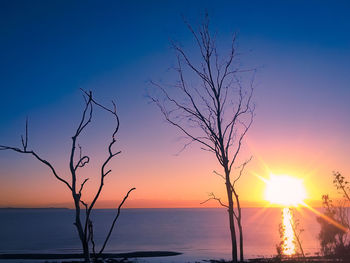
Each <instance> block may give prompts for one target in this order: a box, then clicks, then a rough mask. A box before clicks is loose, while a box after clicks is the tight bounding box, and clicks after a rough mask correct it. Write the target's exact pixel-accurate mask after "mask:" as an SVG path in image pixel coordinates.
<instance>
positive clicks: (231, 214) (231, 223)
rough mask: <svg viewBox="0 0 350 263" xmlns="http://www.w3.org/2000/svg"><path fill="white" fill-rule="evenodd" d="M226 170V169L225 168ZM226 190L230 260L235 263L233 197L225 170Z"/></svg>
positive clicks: (235, 245) (235, 240)
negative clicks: (230, 249)
mask: <svg viewBox="0 0 350 263" xmlns="http://www.w3.org/2000/svg"><path fill="white" fill-rule="evenodd" d="M225 170H226V169H225ZM226 190H227V199H228V204H229V205H228V206H229V208H228V218H229V222H230V232H231V243H232V262H233V263H237V262H238V261H237V239H236V230H235V221H234V215H233V199H232V190H231V183H230V181H229V174H228V173H227V172H226Z"/></svg>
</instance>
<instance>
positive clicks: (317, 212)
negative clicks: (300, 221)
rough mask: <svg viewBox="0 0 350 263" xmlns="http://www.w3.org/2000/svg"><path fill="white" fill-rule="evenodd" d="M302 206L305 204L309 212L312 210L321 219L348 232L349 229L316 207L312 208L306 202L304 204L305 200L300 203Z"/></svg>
mask: <svg viewBox="0 0 350 263" xmlns="http://www.w3.org/2000/svg"><path fill="white" fill-rule="evenodd" d="M302 205H303V206H305V207H306V208H307V209H309V210H310V211H311V212H313V213H314V214H316V215H318V216H320V217H322V218H323V219H325V220H326V221H327V222H329V223H330V224H332V225H334V226H335V227H337V228H339V229H340V230H342V231H344V232H350V229H349V228H347V227H345V226H343V225H342V224H339V223H338V222H337V221H335V220H333V219H332V218H330V217H328V216H326V215H325V214H322V213H321V212H319V211H317V210H316V209H314V208H313V207H311V206H309V205H308V204H306V203H305V202H303V203H302Z"/></svg>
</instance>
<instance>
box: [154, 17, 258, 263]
mask: <svg viewBox="0 0 350 263" xmlns="http://www.w3.org/2000/svg"><path fill="white" fill-rule="evenodd" d="M185 23H186V25H187V27H188V29H189V30H190V32H191V33H192V35H193V37H194V40H195V43H196V47H197V48H198V51H199V55H200V60H199V61H196V60H195V59H193V58H190V55H189V53H187V52H185V50H184V49H183V48H182V47H181V46H180V45H179V44H177V43H174V42H173V43H172V46H173V48H174V50H175V52H176V56H177V65H176V67H175V71H176V72H177V75H178V81H177V82H176V83H175V84H174V85H163V84H159V83H155V82H152V83H153V85H155V86H156V87H157V88H158V89H157V90H158V91H159V93H158V94H155V95H150V98H151V100H152V101H153V102H154V103H155V104H156V105H157V106H158V107H159V109H160V111H161V112H162V114H163V115H164V117H165V119H166V120H167V122H168V123H170V124H171V125H173V126H175V127H176V128H178V129H179V130H180V131H181V132H182V133H183V134H184V135H185V136H186V137H187V138H188V139H189V141H188V142H187V143H186V144H185V145H184V148H183V149H185V148H186V147H187V146H188V145H189V144H191V143H192V142H197V143H199V144H200V145H201V146H202V147H201V148H202V149H203V150H205V151H209V152H211V153H213V154H214V155H215V157H216V158H217V160H218V162H219V163H220V165H221V167H222V169H223V172H222V173H219V172H216V171H214V173H215V174H217V175H219V176H220V177H222V178H223V179H224V182H225V185H226V192H227V200H228V204H225V203H224V202H222V201H221V200H220V198H216V197H215V195H214V194H212V195H211V196H210V198H209V199H214V200H216V201H218V202H219V203H220V204H221V205H222V206H224V207H226V208H227V209H228V217H229V226H230V233H231V241H232V260H233V262H237V238H236V230H235V221H236V222H237V225H238V228H239V234H240V235H239V240H240V259H241V260H242V261H243V229H242V213H241V206H240V202H239V201H240V200H239V196H238V192H237V188H236V182H237V181H238V180H239V178H240V177H241V175H242V174H243V170H244V168H245V166H246V164H247V163H248V161H246V162H244V163H243V164H242V165H240V166H238V167H234V165H235V164H236V162H237V157H238V154H239V152H240V149H241V146H242V141H243V138H244V137H245V135H246V133H247V131H248V129H249V128H250V126H251V124H252V121H253V116H254V108H255V106H254V105H253V104H252V102H251V99H252V95H253V80H254V72H255V71H254V70H243V69H240V68H239V65H237V63H236V62H237V61H236V57H237V54H236V49H235V40H236V37H235V35H233V38H232V42H231V43H230V48H229V52H228V54H227V56H219V53H218V50H217V46H216V43H215V37H213V35H212V34H211V33H210V31H209V19H208V15H207V14H206V15H205V19H204V22H203V23H202V25H201V26H200V29H199V31H195V30H194V29H193V28H192V27H191V25H190V24H188V23H187V22H185ZM243 73H245V74H247V73H251V74H252V75H253V77H251V78H249V82H248V84H245V78H244V77H243ZM195 81H197V83H195ZM246 85H247V86H248V87H247V86H246ZM234 168H238V172H237V174H236V175H235V176H234V175H233V169H234Z"/></svg>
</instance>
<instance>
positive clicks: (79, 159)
mask: <svg viewBox="0 0 350 263" xmlns="http://www.w3.org/2000/svg"><path fill="white" fill-rule="evenodd" d="M82 92H83V97H84V101H85V106H84V110H83V112H82V117H81V120H80V122H79V124H78V127H77V129H76V131H75V133H74V135H73V136H72V147H71V151H70V159H69V173H70V175H71V183H69V182H68V180H66V179H64V178H63V177H61V176H60V175H59V174H58V173H57V171H56V169H55V168H54V167H53V165H52V164H51V163H50V162H49V161H47V160H45V159H43V158H42V157H41V156H40V155H39V154H38V153H37V152H35V151H33V150H30V149H29V148H28V120H27V121H26V127H25V135H24V136H21V141H22V147H21V148H18V147H12V146H5V145H0V150H12V151H15V152H18V153H23V154H29V155H33V156H34V157H35V158H36V159H37V160H38V161H40V162H41V163H43V164H44V165H46V166H47V167H48V168H49V169H50V171H51V173H52V174H53V175H54V176H55V178H56V179H57V180H59V181H60V182H61V183H63V184H64V185H65V186H66V187H67V188H68V190H69V191H70V192H71V193H72V197H73V202H74V207H75V222H74V225H75V226H76V229H77V232H78V235H79V239H80V241H81V244H82V249H83V253H84V258H85V262H90V261H91V250H90V248H89V244H90V243H91V244H92V251H93V254H94V257H95V259H96V258H97V257H99V256H100V255H101V254H102V253H103V251H104V249H105V246H106V244H107V242H108V240H109V238H110V235H111V233H112V230H113V228H114V225H115V223H116V221H117V219H118V217H119V215H120V210H121V208H122V206H123V204H124V202H125V201H126V199H127V198H128V196H129V194H130V192H131V191H133V190H135V188H131V189H130V190H129V191H128V193H127V194H126V195H125V197H124V199H123V200H122V202H121V203H120V204H119V206H118V209H117V213H116V215H115V217H114V220H113V222H112V224H111V227H110V229H109V232H108V234H107V237H106V239H105V241H104V243H103V245H102V247H101V249H100V250H99V252H98V253H96V250H95V242H94V240H93V224H92V220H91V218H90V216H91V212H92V210H93V208H94V206H95V204H96V201H97V200H98V198H99V196H100V194H101V191H102V188H103V186H104V179H105V177H106V176H107V175H108V174H109V173H111V171H112V170H111V169H108V168H107V166H108V165H109V163H110V161H111V160H112V159H113V158H114V157H116V156H117V155H119V154H120V153H121V151H114V150H113V146H114V144H115V143H116V141H117V138H116V135H117V132H118V130H119V125H120V122H119V117H118V114H117V108H116V105H115V103H114V102H113V101H112V104H113V108H111V109H110V108H107V107H106V106H104V105H102V104H100V103H99V102H97V101H96V100H95V99H94V98H93V96H92V92H91V91H90V92H86V91H84V90H82ZM95 106H96V107H98V108H100V109H102V110H103V111H106V112H108V113H110V114H111V115H112V116H113V118H114V120H115V128H114V130H113V133H112V139H111V141H110V143H109V144H108V147H107V151H108V156H107V158H106V159H105V161H104V162H103V164H102V166H101V172H100V181H99V186H98V189H97V191H96V193H95V195H94V197H93V199H92V201H91V203H88V202H86V201H84V200H82V198H81V196H82V191H83V189H84V186H85V184H86V182H87V181H88V180H89V178H85V179H84V180H83V181H82V182H81V183H78V178H77V171H78V169H79V168H81V167H84V166H85V165H87V164H88V163H89V162H90V157H89V156H88V155H83V154H82V147H81V146H80V145H79V144H78V143H77V141H78V138H79V136H80V135H81V133H82V131H83V130H85V128H86V127H87V126H88V125H89V123H90V122H91V120H92V115H93V109H94V107H95ZM77 148H78V149H77ZM77 150H78V151H77ZM79 181H80V180H79ZM82 208H83V209H84V210H85V217H83V218H82V217H81V209H82Z"/></svg>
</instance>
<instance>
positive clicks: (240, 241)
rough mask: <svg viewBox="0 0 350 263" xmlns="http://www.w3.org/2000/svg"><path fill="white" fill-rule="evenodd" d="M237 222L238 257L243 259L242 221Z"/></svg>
mask: <svg viewBox="0 0 350 263" xmlns="http://www.w3.org/2000/svg"><path fill="white" fill-rule="evenodd" d="M237 223H238V229H239V257H240V261H241V262H243V261H244V256H243V228H242V223H241V221H237Z"/></svg>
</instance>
